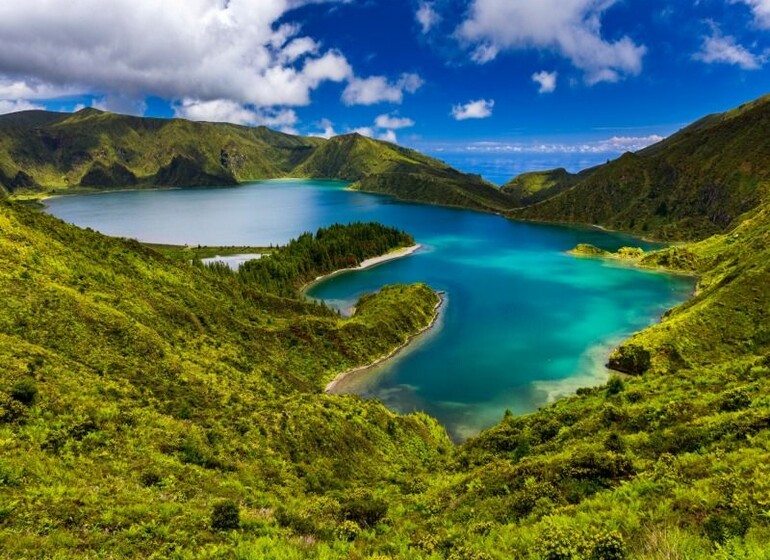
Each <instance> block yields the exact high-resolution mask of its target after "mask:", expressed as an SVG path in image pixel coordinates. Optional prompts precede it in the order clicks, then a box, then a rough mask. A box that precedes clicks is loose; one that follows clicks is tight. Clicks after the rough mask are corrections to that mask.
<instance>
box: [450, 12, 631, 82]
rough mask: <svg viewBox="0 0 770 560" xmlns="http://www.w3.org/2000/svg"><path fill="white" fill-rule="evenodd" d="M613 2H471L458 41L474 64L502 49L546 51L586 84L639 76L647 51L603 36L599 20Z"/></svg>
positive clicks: (629, 40)
mask: <svg viewBox="0 0 770 560" xmlns="http://www.w3.org/2000/svg"><path fill="white" fill-rule="evenodd" d="M616 1H617V0H539V1H538V2H533V1H531V0H473V2H472V4H471V8H470V12H469V17H468V19H466V20H465V21H464V22H463V23H462V24H461V25H460V27H459V28H458V29H457V35H458V37H459V38H460V39H461V40H463V41H465V42H467V43H469V44H470V45H474V46H475V48H474V50H473V52H472V55H471V58H472V59H473V60H474V61H475V62H477V63H485V62H489V61H491V60H493V59H494V58H495V57H496V56H497V55H498V53H499V52H501V51H503V50H519V49H529V48H534V49H548V50H552V51H554V52H556V53H558V54H560V55H561V56H563V57H565V58H567V59H569V60H570V61H571V62H572V64H573V65H575V66H576V67H577V68H579V69H580V70H582V71H583V72H584V73H585V80H586V82H587V83H588V84H595V83H598V82H605V81H606V82H614V81H617V80H619V79H621V78H622V77H623V76H625V75H636V74H639V72H641V69H642V59H643V57H644V54H645V53H646V48H645V47H644V46H642V45H637V44H636V43H634V41H633V40H631V39H630V38H629V37H622V38H620V39H618V40H616V41H608V40H606V39H604V38H603V37H602V33H601V18H602V15H603V14H604V12H605V11H607V9H609V8H610V7H611V6H612V5H614V4H615V3H616Z"/></svg>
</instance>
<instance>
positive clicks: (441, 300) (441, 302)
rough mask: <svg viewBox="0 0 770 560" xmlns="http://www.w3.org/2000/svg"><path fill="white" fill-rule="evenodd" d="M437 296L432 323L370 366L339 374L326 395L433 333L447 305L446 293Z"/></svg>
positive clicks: (328, 385)
mask: <svg viewBox="0 0 770 560" xmlns="http://www.w3.org/2000/svg"><path fill="white" fill-rule="evenodd" d="M436 295H438V302H437V303H436V305H435V306H433V318H432V319H431V321H430V323H428V324H427V325H426V326H425V327H423V328H422V329H420V330H419V331H417V332H416V333H414V334H411V335H409V336H408V337H407V338H406V340H405V341H404V342H403V343H402V344H400V345H399V346H397V347H396V348H394V349H393V350H391V351H390V352H389V353H387V354H386V355H384V356H380V357H379V358H377V359H376V360H375V361H373V362H371V363H369V364H366V365H363V366H358V367H355V368H352V369H349V370H347V371H343V372H342V373H339V374H337V376H336V377H335V378H334V379H332V380H331V381H330V382H329V383H327V384H326V387H325V388H324V393H325V394H327V395H335V394H337V393H335V392H334V390H335V389H336V388H337V386H338V385H339V384H340V383H341V382H342V381H343V380H345V379H346V378H348V377H350V376H351V375H353V374H356V373H360V372H362V371H366V370H368V369H372V368H374V367H377V366H379V365H382V364H383V363H384V362H387V361H388V360H391V359H393V358H395V357H396V356H398V355H399V354H400V353H401V352H403V351H404V350H406V349H407V348H408V347H409V346H410V345H411V344H412V342H414V341H415V340H416V339H417V338H419V337H421V336H422V335H424V334H426V333H428V332H429V331H431V330H432V329H433V328H434V327H435V326H436V325H437V324H438V321H439V319H440V318H441V314H442V312H443V310H444V306H445V304H446V292H436Z"/></svg>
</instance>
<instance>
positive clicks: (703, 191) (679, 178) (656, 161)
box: [512, 97, 770, 240]
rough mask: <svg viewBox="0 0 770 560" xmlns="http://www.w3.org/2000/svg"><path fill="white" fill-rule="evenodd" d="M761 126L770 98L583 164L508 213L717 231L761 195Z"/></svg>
mask: <svg viewBox="0 0 770 560" xmlns="http://www.w3.org/2000/svg"><path fill="white" fill-rule="evenodd" d="M768 128H770V97H763V98H761V99H758V100H756V101H754V102H752V103H748V104H746V105H744V106H741V107H739V108H738V109H735V110H733V111H729V112H727V113H724V114H720V115H711V116H709V117H706V118H704V119H701V120H700V121H698V122H696V123H695V124H693V125H691V126H689V127H687V128H685V129H683V130H681V131H680V132H678V133H677V134H674V135H673V136H671V137H670V138H667V139H666V140H664V141H662V142H660V143H658V144H656V145H654V146H651V147H649V148H647V149H645V150H642V151H641V152H639V153H636V154H631V153H628V154H625V155H624V156H622V157H621V158H619V159H617V160H615V161H612V162H610V163H608V164H606V165H602V166H599V167H597V168H594V169H590V170H587V171H585V172H583V173H581V174H580V176H579V180H578V181H577V183H576V184H574V185H571V188H568V189H567V190H566V191H565V192H560V193H559V191H560V190H562V189H561V187H555V191H554V192H556V193H557V194H556V196H553V197H551V198H549V199H548V200H546V201H544V202H541V203H540V204H536V205H534V206H531V207H530V208H526V209H523V210H517V211H516V212H515V213H514V214H512V215H513V216H515V217H520V218H526V219H536V220H549V221H569V222H579V223H589V224H599V225H603V226H606V227H610V228H612V229H620V230H625V231H632V232H636V233H639V234H642V235H645V236H648V237H655V238H658V239H668V240H683V239H704V238H706V237H708V236H709V235H713V234H717V233H723V232H725V231H728V230H730V229H732V228H734V227H735V226H737V225H738V224H739V223H740V219H741V216H742V215H743V214H744V213H745V212H748V211H749V210H751V209H753V208H756V207H757V206H758V205H759V204H760V202H761V201H762V200H764V199H765V197H766V196H767V194H768V187H767V185H768V181H769V180H770V137H769V136H768V134H767V131H768ZM562 184H564V183H563V182H562Z"/></svg>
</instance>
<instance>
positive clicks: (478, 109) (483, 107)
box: [452, 99, 495, 121]
mask: <svg viewBox="0 0 770 560" xmlns="http://www.w3.org/2000/svg"><path fill="white" fill-rule="evenodd" d="M494 106H495V102H494V100H492V99H489V100H487V99H479V100H478V101H469V102H468V103H465V104H460V105H455V106H454V107H452V116H453V117H454V118H455V120H458V121H464V120H467V119H486V118H487V117H491V116H492V108H493V107H494Z"/></svg>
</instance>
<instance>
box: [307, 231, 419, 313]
mask: <svg viewBox="0 0 770 560" xmlns="http://www.w3.org/2000/svg"><path fill="white" fill-rule="evenodd" d="M422 248H423V246H422V245H421V244H420V243H417V244H416V245H412V246H411V247H402V248H400V249H395V250H393V251H391V252H390V253H385V254H384V255H380V256H379V257H372V258H370V259H366V260H364V261H362V262H361V264H359V265H358V266H354V267H350V268H340V269H339V270H335V271H334V272H330V273H329V274H322V275H321V276H318V277H317V278H316V279H315V280H311V281H310V282H308V283H307V284H305V285H304V286H302V287H301V288H300V289H299V292H300V294H302V295H303V296H305V295H306V294H307V292H308V290H310V289H311V288H312V287H313V286H315V285H316V284H319V283H321V282H323V281H324V280H328V279H329V278H332V277H334V276H337V275H339V274H345V273H347V272H356V271H360V270H366V269H368V268H373V267H375V266H378V265H380V264H384V263H386V262H390V261H394V260H396V259H402V258H404V257H408V256H409V255H413V254H414V253H416V252H417V251H419V250H420V249H422ZM311 299H312V298H311Z"/></svg>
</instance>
